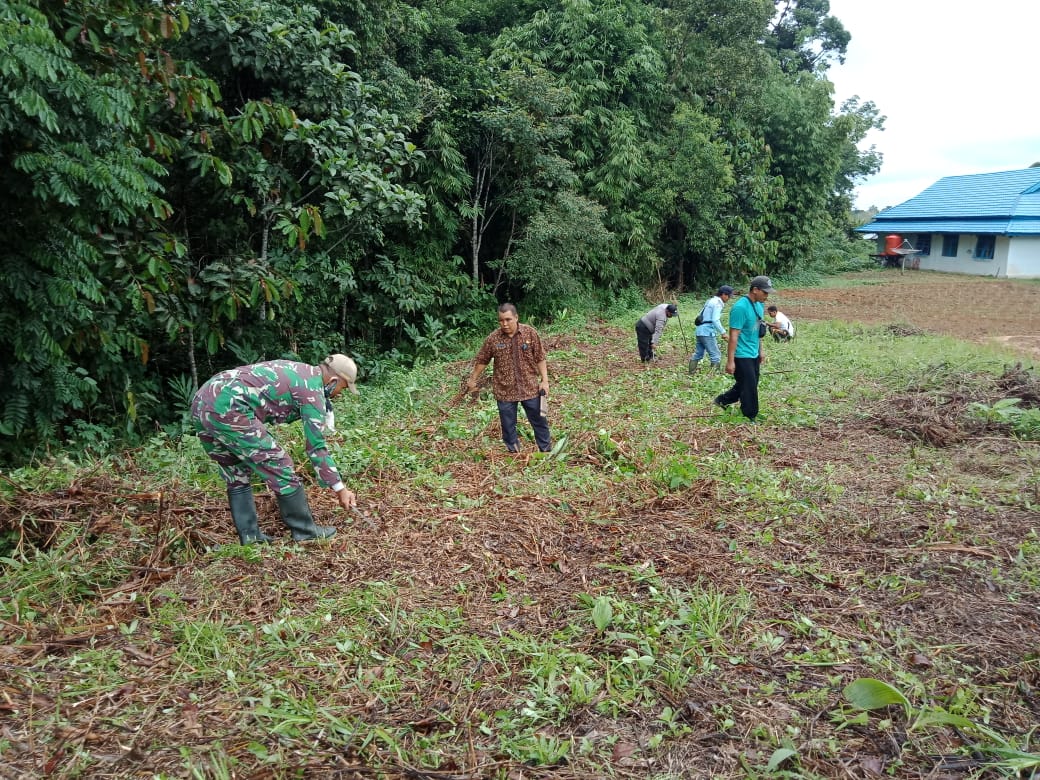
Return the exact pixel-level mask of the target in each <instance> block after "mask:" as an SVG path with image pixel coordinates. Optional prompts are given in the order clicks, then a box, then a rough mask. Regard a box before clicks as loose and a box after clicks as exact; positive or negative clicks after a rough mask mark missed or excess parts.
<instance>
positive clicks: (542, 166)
mask: <svg viewBox="0 0 1040 780" xmlns="http://www.w3.org/2000/svg"><path fill="white" fill-rule="evenodd" d="M0 37H2V38H3V40H4V41H5V48H6V53H5V56H4V58H3V59H2V65H0V74H2V77H3V78H2V79H0V185H2V186H0V199H2V203H3V208H4V211H5V220H4V222H3V227H2V231H3V244H2V245H3V250H2V252H0V296H2V301H0V349H2V351H3V354H5V355H6V356H8V358H7V360H5V361H3V364H2V365H0V372H2V373H0V433H3V434H4V445H3V448H2V449H3V456H4V457H7V458H11V457H24V456H25V455H26V454H29V453H31V452H33V451H34V449H35V448H39V447H40V446H49V445H51V444H53V443H57V442H63V441H64V442H69V441H72V442H75V443H78V444H85V443H90V442H91V441H96V440H98V439H106V438H111V437H112V436H114V435H116V434H117V433H119V434H122V433H123V432H125V433H126V434H127V435H129V436H131V437H134V436H139V435H141V434H143V433H147V429H148V428H149V427H150V426H154V425H163V424H168V423H175V422H176V420H177V417H178V415H179V414H180V413H181V412H183V410H184V409H185V408H186V406H187V403H188V400H189V399H190V397H191V394H192V392H193V390H194V388H195V387H196V386H197V384H198V382H199V381H200V379H205V377H206V376H207V375H208V374H209V373H211V372H212V371H214V370H217V369H219V368H223V367H226V366H227V365H229V364H233V363H236V362H246V361H250V360H255V359H260V358H271V357H276V356H281V355H294V356H299V357H300V358H301V359H305V360H316V359H318V358H320V357H321V356H322V355H323V354H324V353H326V352H328V351H330V350H345V351H348V352H350V353H352V354H354V355H356V356H357V357H358V358H359V361H360V362H361V364H362V367H363V369H364V370H365V371H366V372H367V373H368V374H369V376H371V375H373V374H375V373H378V371H379V369H380V366H381V365H384V364H385V361H386V360H388V359H389V360H394V359H399V358H401V359H408V358H414V357H418V356H422V355H424V354H436V353H437V352H438V351H439V350H441V349H442V348H443V346H444V344H445V342H446V340H448V339H449V338H450V336H451V335H452V334H454V333H457V332H458V331H459V329H460V328H461V327H462V326H463V325H465V324H469V323H472V322H474V320H479V321H484V320H485V319H486V318H487V316H488V315H487V312H488V311H489V309H490V308H491V304H492V302H493V299H494V298H495V297H497V298H499V299H503V298H510V299H513V300H517V301H520V302H521V303H525V308H526V310H527V311H531V310H540V311H542V312H543V313H548V312H551V311H552V310H553V309H554V308H555V307H558V306H561V305H563V304H565V303H571V302H573V301H574V300H575V299H577V298H579V297H583V296H584V297H588V296H589V295H592V294H600V295H601V294H604V293H616V292H617V291H619V290H622V289H624V288H626V287H630V286H633V285H640V284H644V283H649V282H658V281H663V282H664V283H665V284H667V285H669V286H673V287H676V288H679V289H688V288H691V287H693V286H697V285H701V286H703V285H707V284H711V283H714V282H716V281H720V280H727V281H732V282H737V281H739V280H740V279H742V278H746V277H747V275H749V274H752V273H759V272H784V271H797V270H798V269H799V268H800V267H802V266H804V265H805V264H806V263H807V262H808V258H810V257H812V255H813V250H814V247H816V246H818V245H820V243H821V242H831V241H833V239H834V237H835V236H839V235H841V233H842V232H843V231H844V230H845V229H846V227H847V224H846V223H847V214H848V205H849V194H850V192H851V188H852V186H853V185H854V184H855V182H856V181H857V180H858V179H859V178H861V177H863V176H865V175H868V174H870V173H872V172H874V171H875V170H876V169H877V167H878V165H879V162H880V161H879V159H878V157H877V156H876V155H875V154H874V153H873V152H872V151H871V152H866V153H864V152H861V151H860V150H858V149H857V146H856V144H857V143H858V142H859V141H860V140H862V138H863V137H864V135H865V133H866V132H867V131H868V130H869V129H870V128H872V127H877V126H880V124H881V118H880V117H879V115H878V112H877V110H876V108H875V107H874V106H873V104H871V103H869V102H868V103H864V104H862V105H861V104H859V103H858V102H853V103H851V104H847V105H844V106H842V107H840V108H836V107H835V106H834V104H833V100H832V90H831V87H830V84H829V82H828V81H827V80H826V67H827V64H828V63H829V62H830V61H833V59H835V58H838V59H840V58H841V57H843V56H844V52H845V47H846V45H847V43H848V40H849V35H848V33H847V32H846V31H845V30H844V28H843V27H842V25H841V23H840V21H838V20H837V19H835V18H833V17H831V16H830V15H829V6H828V3H827V2H826V0H811V1H810V0H799V1H798V2H795V1H794V0H786V1H781V2H776V3H774V2H771V0H602V1H598V0H597V1H595V2H594V1H593V0H563V2H553V3H548V2H544V1H542V0H509V1H508V2H507V1H506V0H451V1H450V2H444V0H437V1H436V2H433V1H432V0H380V2H375V0H316V2H313V3H310V4H302V5H301V4H289V3H281V2H277V1H275V2H268V1H265V2H260V1H259V0H228V1H227V2H220V3H218V2H215V0H189V1H188V2H181V3H165V4H162V3H151V4H145V5H141V4H139V3H132V2H127V1H126V0H100V2H97V3H91V4H79V3H69V4H66V3H59V2H53V0H47V1H40V0H24V1H19V0H15V1H11V0H4V2H3V3H0Z"/></svg>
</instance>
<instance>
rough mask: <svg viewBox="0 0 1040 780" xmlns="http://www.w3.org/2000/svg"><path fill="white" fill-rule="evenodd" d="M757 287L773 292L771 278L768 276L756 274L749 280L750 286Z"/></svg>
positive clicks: (763, 290)
mask: <svg viewBox="0 0 1040 780" xmlns="http://www.w3.org/2000/svg"><path fill="white" fill-rule="evenodd" d="M756 287H757V288H758V289H759V290H761V291H762V292H767V293H771V292H773V280H772V279H770V278H769V277H768V276H756V277H755V278H754V279H752V280H751V288H752V289H755V288H756Z"/></svg>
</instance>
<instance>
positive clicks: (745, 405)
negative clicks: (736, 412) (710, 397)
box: [715, 357, 760, 420]
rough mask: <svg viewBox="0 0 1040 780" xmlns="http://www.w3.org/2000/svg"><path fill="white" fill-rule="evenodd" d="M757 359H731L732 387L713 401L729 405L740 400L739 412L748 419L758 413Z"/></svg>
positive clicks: (752, 418) (751, 418)
mask: <svg viewBox="0 0 1040 780" xmlns="http://www.w3.org/2000/svg"><path fill="white" fill-rule="evenodd" d="M759 365H760V363H759V361H758V358H757V357H753V358H734V359H733V379H734V380H735V381H734V382H733V387H731V388H730V389H729V390H727V391H726V392H725V393H723V394H722V395H720V396H718V397H717V398H716V399H715V403H717V404H720V405H722V406H729V405H730V404H732V403H736V402H737V401H740V413H741V414H742V415H744V416H745V417H747V418H748V419H749V420H754V419H755V416H756V415H757V414H758V369H759Z"/></svg>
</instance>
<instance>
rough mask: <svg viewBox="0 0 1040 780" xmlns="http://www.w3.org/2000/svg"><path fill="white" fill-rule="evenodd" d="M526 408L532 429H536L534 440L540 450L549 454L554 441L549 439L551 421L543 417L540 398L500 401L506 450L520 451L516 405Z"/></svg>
mask: <svg viewBox="0 0 1040 780" xmlns="http://www.w3.org/2000/svg"><path fill="white" fill-rule="evenodd" d="M518 403H519V404H520V405H522V406H523V407H524V414H526V415H527V419H528V421H530V423H531V427H532V428H534V440H535V441H536V442H537V443H538V449H540V450H541V451H542V452H548V451H549V450H550V449H552V439H551V438H550V437H549V421H548V420H546V419H545V418H544V417H542V409H541V406H542V405H541V402H540V399H539V398H538V396H535V397H534V398H528V399H527V400H526V401H499V402H498V420H499V422H501V423H502V441H504V442H505V443H506V449H507V450H509V451H510V452H519V451H520V440H519V439H518V438H517V436H516V405H517V404H518Z"/></svg>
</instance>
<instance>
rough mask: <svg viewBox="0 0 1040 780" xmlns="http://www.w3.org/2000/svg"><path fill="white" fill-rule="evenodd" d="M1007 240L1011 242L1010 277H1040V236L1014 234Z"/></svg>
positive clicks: (1009, 253) (998, 241) (1008, 271)
mask: <svg viewBox="0 0 1040 780" xmlns="http://www.w3.org/2000/svg"><path fill="white" fill-rule="evenodd" d="M1007 240H1008V241H1009V242H1010V244H1011V247H1010V251H1009V252H1008V256H1007V266H1006V268H1007V276H1008V278H1009V279H1040V236H1012V237H1011V238H1010V239H1007ZM997 248H998V249H999V248H1000V239H999V238H998V239H997Z"/></svg>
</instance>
